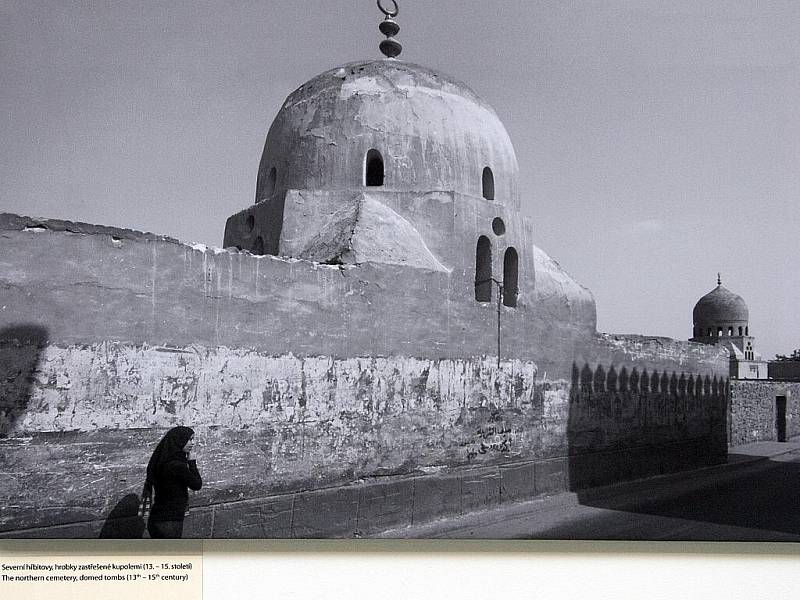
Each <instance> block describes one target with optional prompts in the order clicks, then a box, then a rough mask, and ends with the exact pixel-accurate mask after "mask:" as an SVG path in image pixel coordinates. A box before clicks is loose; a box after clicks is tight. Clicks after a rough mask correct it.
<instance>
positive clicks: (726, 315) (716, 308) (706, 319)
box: [692, 284, 750, 325]
mask: <svg viewBox="0 0 800 600" xmlns="http://www.w3.org/2000/svg"><path fill="white" fill-rule="evenodd" d="M692 316H693V318H694V322H695V325H715V324H722V323H747V321H748V320H749V318H750V314H749V311H748V309H747V304H745V301H744V300H743V299H742V297H741V296H739V295H738V294H734V293H733V292H731V291H730V290H728V289H727V288H724V287H723V286H722V284H720V285H718V286H717V287H716V288H714V289H713V290H711V291H710V292H709V293H708V294H706V295H705V296H703V297H702V298H700V300H698V302H697V304H696V305H695V307H694V311H693V312H692Z"/></svg>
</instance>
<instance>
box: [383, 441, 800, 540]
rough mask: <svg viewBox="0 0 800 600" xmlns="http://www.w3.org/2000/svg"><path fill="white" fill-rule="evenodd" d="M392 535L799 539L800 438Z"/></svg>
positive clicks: (387, 535)
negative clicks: (723, 461) (723, 460)
mask: <svg viewBox="0 0 800 600" xmlns="http://www.w3.org/2000/svg"><path fill="white" fill-rule="evenodd" d="M380 537H392V538H397V537H399V538H474V539H594V540H673V541H677V540H686V541H702V540H705V541H800V440H798V439H797V438H795V439H794V440H792V441H791V442H788V443H784V444H778V443H773V442H764V443H758V444H749V445H747V446H742V447H738V448H732V449H731V451H730V456H729V462H728V464H727V465H721V466H717V467H711V468H707V469H701V470H697V471H690V472H685V473H680V474H676V475H669V476H664V477H656V478H651V479H647V480H642V481H637V482H633V483H627V484H622V485H618V486H611V487H608V488H602V489H598V490H592V491H590V492H581V493H580V494H574V493H568V494H559V495H556V496H549V497H544V498H538V499H535V500H532V501H530V502H526V503H521V504H515V505H510V506H505V507H501V508H498V509H495V510H491V511H487V512H483V513H480V514H470V515H465V516H462V517H459V518H454V519H448V520H444V521H438V522H436V523H433V524H429V525H424V526H416V527H411V528H406V529H399V530H393V531H389V532H385V533H384V534H382V535H381V536H380Z"/></svg>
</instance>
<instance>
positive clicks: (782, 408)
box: [775, 396, 786, 442]
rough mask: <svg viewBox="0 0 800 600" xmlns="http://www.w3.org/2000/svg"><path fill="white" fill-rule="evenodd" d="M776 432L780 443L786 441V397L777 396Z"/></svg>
mask: <svg viewBox="0 0 800 600" xmlns="http://www.w3.org/2000/svg"><path fill="white" fill-rule="evenodd" d="M775 432H776V434H777V440H778V441H779V442H785V441H786V396H775Z"/></svg>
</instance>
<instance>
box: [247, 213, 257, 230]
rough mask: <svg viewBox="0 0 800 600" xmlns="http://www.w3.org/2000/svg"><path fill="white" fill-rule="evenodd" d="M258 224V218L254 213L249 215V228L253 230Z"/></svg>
mask: <svg viewBox="0 0 800 600" xmlns="http://www.w3.org/2000/svg"><path fill="white" fill-rule="evenodd" d="M255 226H256V218H255V217H254V216H253V215H247V229H249V230H250V231H253V227H255Z"/></svg>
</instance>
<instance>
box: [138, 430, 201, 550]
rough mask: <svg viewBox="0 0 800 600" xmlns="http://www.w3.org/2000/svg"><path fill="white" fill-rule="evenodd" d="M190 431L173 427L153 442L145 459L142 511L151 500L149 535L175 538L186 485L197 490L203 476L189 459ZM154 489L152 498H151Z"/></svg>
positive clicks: (180, 531) (178, 533)
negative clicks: (152, 447)
mask: <svg viewBox="0 0 800 600" xmlns="http://www.w3.org/2000/svg"><path fill="white" fill-rule="evenodd" d="M193 446H194V431H192V430H191V429H190V428H189V427H182V426H179V427H173V428H172V429H170V430H169V431H168V432H167V433H165V434H164V437H163V438H161V441H160V442H159V443H158V446H156V449H155V450H154V451H153V455H152V456H151V457H150V462H148V463H147V478H146V479H145V482H144V489H143V490H142V503H143V511H144V510H146V506H147V505H148V504H149V503H150V502H151V501H152V508H151V509H150V517H149V519H148V520H147V531H148V532H149V533H150V537H151V538H179V537H181V536H182V535H183V517H184V515H185V514H186V507H187V505H188V504H189V492H188V489H192V490H199V489H200V487H201V486H202V485H203V480H202V479H201V477H200V473H199V472H198V470H197V463H196V462H195V461H194V460H192V447H193ZM154 491H155V500H153V499H152V495H153V492H154Z"/></svg>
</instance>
